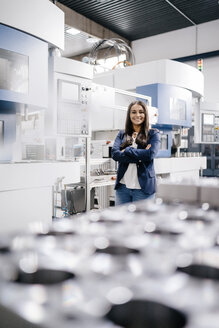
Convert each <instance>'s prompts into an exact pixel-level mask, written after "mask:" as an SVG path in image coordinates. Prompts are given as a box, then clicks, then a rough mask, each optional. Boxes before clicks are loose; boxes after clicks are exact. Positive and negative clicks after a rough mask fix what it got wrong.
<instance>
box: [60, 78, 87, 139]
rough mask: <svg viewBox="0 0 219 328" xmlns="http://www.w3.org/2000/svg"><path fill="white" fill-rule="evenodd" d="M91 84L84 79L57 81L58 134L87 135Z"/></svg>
mask: <svg viewBox="0 0 219 328" xmlns="http://www.w3.org/2000/svg"><path fill="white" fill-rule="evenodd" d="M90 84H91V82H90V81H86V80H85V79H80V80H79V79H76V78H74V80H72V81H67V80H66V81H65V80H61V79H59V80H58V112H57V115H58V116H57V123H58V133H59V134H65V135H88V134H89V103H90V92H91V85H90Z"/></svg>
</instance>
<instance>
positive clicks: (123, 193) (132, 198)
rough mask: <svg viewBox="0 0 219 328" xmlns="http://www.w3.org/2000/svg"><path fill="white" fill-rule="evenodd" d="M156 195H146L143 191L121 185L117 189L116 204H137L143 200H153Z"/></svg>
mask: <svg viewBox="0 0 219 328" xmlns="http://www.w3.org/2000/svg"><path fill="white" fill-rule="evenodd" d="M154 197H155V194H152V195H146V194H145V193H144V192H143V191H142V190H141V189H129V188H126V185H124V184H120V186H119V188H118V189H116V202H115V205H116V206H117V205H121V204H126V203H130V202H136V201H138V200H143V199H153V198H154Z"/></svg>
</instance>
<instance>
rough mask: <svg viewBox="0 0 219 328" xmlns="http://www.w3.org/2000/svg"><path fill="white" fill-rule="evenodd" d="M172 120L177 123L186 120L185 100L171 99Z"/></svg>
mask: <svg viewBox="0 0 219 328" xmlns="http://www.w3.org/2000/svg"><path fill="white" fill-rule="evenodd" d="M170 119H171V120H176V121H185V120H186V102H185V100H183V99H179V98H172V97H170Z"/></svg>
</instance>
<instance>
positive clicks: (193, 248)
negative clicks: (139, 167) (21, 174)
mask: <svg viewBox="0 0 219 328" xmlns="http://www.w3.org/2000/svg"><path fill="white" fill-rule="evenodd" d="M218 214H219V213H218V211H216V210H214V209H211V207H210V206H206V205H205V206H196V205H186V204H182V203H181V204H180V203H176V202H175V203H168V204H167V203H164V202H163V201H162V200H161V199H160V198H157V199H156V200H155V201H143V202H138V203H132V204H128V205H126V206H120V207H115V208H113V209H106V210H103V211H96V212H92V211H90V212H88V213H87V214H83V215H75V216H73V217H72V218H71V219H61V220H57V221H54V223H53V225H52V226H43V225H42V224H40V223H39V224H37V223H35V224H33V225H32V226H31V229H30V230H29V231H26V232H24V233H22V234H21V233H20V234H14V235H11V236H4V238H3V236H2V237H0V268H1V269H0V316H1V318H5V320H7V319H8V322H9V326H8V327H9V328H15V327H16V328H17V327H18V326H17V322H18V321H20V322H21V323H22V327H27V328H29V327H43V328H60V327H62V328H70V327H71V328H72V327H76V328H118V327H125V328H143V327H148V328H155V327H156V328H197V327H198V328H218V322H219V308H218V304H219V282H218V279H219V247H218V244H219V242H218V240H219V237H218V236H219V215H218ZM17 320H18V321H17Z"/></svg>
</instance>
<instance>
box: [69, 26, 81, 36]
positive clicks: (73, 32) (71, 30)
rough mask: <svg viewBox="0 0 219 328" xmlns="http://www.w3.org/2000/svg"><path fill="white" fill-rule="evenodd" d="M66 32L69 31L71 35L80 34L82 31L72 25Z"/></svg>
mask: <svg viewBox="0 0 219 328" xmlns="http://www.w3.org/2000/svg"><path fill="white" fill-rule="evenodd" d="M66 33H69V34H71V35H76V34H79V33H81V31H79V30H77V29H76V28H74V27H71V28H69V29H67V30H66Z"/></svg>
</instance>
